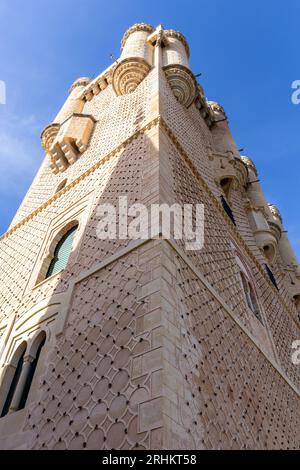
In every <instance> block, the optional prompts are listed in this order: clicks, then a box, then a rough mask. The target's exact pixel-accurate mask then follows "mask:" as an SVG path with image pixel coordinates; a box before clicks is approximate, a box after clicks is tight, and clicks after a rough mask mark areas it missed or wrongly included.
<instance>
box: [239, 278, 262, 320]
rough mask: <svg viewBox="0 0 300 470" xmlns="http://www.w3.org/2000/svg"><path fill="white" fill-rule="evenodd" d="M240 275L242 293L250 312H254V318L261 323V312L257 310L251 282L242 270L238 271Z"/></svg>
mask: <svg viewBox="0 0 300 470" xmlns="http://www.w3.org/2000/svg"><path fill="white" fill-rule="evenodd" d="M240 275H241V279H242V284H243V290H244V294H245V297H246V302H247V305H248V307H249V309H250V310H251V312H252V313H254V315H255V316H256V318H257V319H258V320H259V321H260V322H261V323H263V321H262V317H261V314H260V311H259V307H258V303H257V300H256V295H255V292H254V289H253V287H252V284H251V282H250V281H249V279H248V277H247V276H246V275H245V273H244V272H243V271H240Z"/></svg>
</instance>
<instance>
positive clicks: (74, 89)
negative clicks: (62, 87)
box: [54, 77, 91, 124]
mask: <svg viewBox="0 0 300 470" xmlns="http://www.w3.org/2000/svg"><path fill="white" fill-rule="evenodd" d="M90 82H91V80H90V79H89V78H86V77H82V78H78V79H77V80H76V81H75V82H74V83H73V85H72V86H71V88H70V90H69V96H68V98H67V99H66V101H65V103H64V105H63V106H62V108H61V110H60V111H59V113H58V114H57V115H56V117H55V119H54V122H55V123H58V124H61V123H62V122H64V121H65V120H66V119H68V118H69V117H70V116H71V115H72V114H73V113H81V111H82V110H83V107H84V103H85V101H84V100H83V99H81V94H82V91H83V89H84V88H85V87H86V86H87V85H88V84H89V83H90Z"/></svg>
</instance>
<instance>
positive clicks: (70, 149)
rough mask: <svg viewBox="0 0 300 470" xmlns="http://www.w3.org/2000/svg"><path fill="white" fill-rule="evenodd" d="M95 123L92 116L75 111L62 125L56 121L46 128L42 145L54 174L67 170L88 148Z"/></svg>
mask: <svg viewBox="0 0 300 470" xmlns="http://www.w3.org/2000/svg"><path fill="white" fill-rule="evenodd" d="M94 123H95V120H94V118H93V117H92V116H90V115H86V114H79V113H74V114H72V116H70V117H69V118H68V119H67V120H66V121H65V122H63V123H62V124H61V125H60V124H55V123H54V124H50V126H48V127H46V129H44V131H43V133H42V136H41V138H42V145H43V147H44V149H45V150H46V152H47V154H48V155H49V157H50V160H51V164H50V168H51V170H52V171H53V173H54V174H57V173H59V172H63V171H65V170H66V169H67V167H68V166H69V165H71V164H73V163H75V161H76V160H77V158H78V156H79V155H80V154H82V153H83V152H84V151H85V150H86V149H87V146H88V143H89V140H90V136H91V134H92V131H93V128H94Z"/></svg>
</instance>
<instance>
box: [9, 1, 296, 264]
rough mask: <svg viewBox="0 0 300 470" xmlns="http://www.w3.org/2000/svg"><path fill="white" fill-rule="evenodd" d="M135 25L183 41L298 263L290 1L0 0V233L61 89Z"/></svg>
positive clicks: (91, 69) (95, 67)
mask: <svg viewBox="0 0 300 470" xmlns="http://www.w3.org/2000/svg"><path fill="white" fill-rule="evenodd" d="M142 21H144V22H147V23H151V24H152V25H154V26H156V25H158V24H159V23H162V24H163V25H164V26H165V27H168V28H174V29H178V30H179V31H181V32H183V33H184V34H185V35H186V37H187V39H188V41H189V44H190V48H191V67H192V70H193V71H194V72H195V73H200V72H201V73H202V76H201V77H200V79H199V81H200V83H201V84H202V85H203V87H204V90H205V92H206V96H207V98H208V99H210V100H216V101H218V102H220V103H221V104H222V105H223V106H224V107H225V109H226V112H227V114H228V116H229V120H230V126H231V129H232V132H233V134H234V137H235V139H236V141H237V144H238V146H239V147H244V149H245V151H244V154H246V155H248V156H249V157H251V158H252V159H253V160H254V161H255V163H256V165H257V167H258V170H259V174H260V179H261V181H262V184H263V187H264V190H265V193H266V195H267V198H268V200H269V201H270V202H273V203H275V204H277V205H278V206H279V208H280V210H281V213H282V215H283V218H284V222H285V225H286V228H287V230H288V231H289V236H290V239H291V241H292V244H293V246H294V249H295V251H296V253H297V255H298V258H300V218H299V175H300V160H299V157H300V140H299V130H300V128H299V123H300V105H293V104H292V102H291V93H292V90H291V83H292V82H293V81H294V80H297V79H300V67H299V64H300V61H299V30H300V28H299V26H300V2H299V0H285V1H283V0H276V1H275V0H264V1H262V0H251V1H250V0H243V1H241V0H199V1H196V0H195V1H191V0H185V1H183V2H179V1H176V0H173V1H170V0H161V1H157V0H151V1H144V0H139V1H137V0H127V1H120V0H115V1H108V0H106V1H102V0H84V1H83V0H51V1H49V0H27V1H25V0H0V80H4V81H5V82H6V86H7V104H6V105H5V106H4V105H0V232H1V233H2V232H4V231H5V230H6V229H7V226H8V224H9V222H10V220H11V218H12V216H13V215H14V213H15V211H16V209H17V207H18V205H19V204H20V202H21V200H22V198H23V197H24V194H25V193H26V190H27V188H28V186H29V185H30V183H31V181H32V179H33V176H34V174H35V173H36V171H37V169H38V167H39V165H40V163H41V161H42V159H43V151H42V148H41V145H40V138H39V135H40V132H41V130H42V129H43V128H44V127H45V126H46V125H47V124H48V123H49V122H51V120H52V119H53V117H54V116H55V114H56V112H57V110H58V109H59V108H60V106H61V104H62V103H63V101H64V99H65V97H66V93H67V89H68V88H69V86H70V85H71V84H72V82H73V81H74V80H75V79H76V78H78V77H81V76H90V77H93V76H96V75H97V74H98V73H100V72H101V71H102V70H103V69H104V68H106V67H107V66H108V65H109V64H110V63H111V59H110V53H113V54H114V55H115V56H118V54H119V48H120V40H121V37H122V35H123V33H124V31H125V30H126V29H127V28H128V27H129V26H131V25H132V24H133V23H136V22H142ZM297 46H298V47H297Z"/></svg>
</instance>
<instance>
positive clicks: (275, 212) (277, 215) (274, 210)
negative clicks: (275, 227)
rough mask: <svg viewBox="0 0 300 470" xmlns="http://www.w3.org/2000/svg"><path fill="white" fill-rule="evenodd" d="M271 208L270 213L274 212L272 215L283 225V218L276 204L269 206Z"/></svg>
mask: <svg viewBox="0 0 300 470" xmlns="http://www.w3.org/2000/svg"><path fill="white" fill-rule="evenodd" d="M268 206H269V208H270V211H271V212H272V214H273V215H274V216H275V217H276V218H278V219H279V220H280V222H281V223H282V217H281V214H280V212H279V209H278V207H276V206H275V205H274V204H268Z"/></svg>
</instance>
